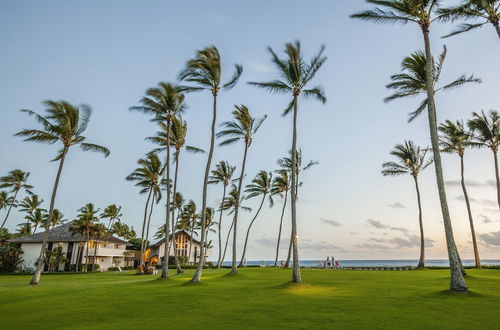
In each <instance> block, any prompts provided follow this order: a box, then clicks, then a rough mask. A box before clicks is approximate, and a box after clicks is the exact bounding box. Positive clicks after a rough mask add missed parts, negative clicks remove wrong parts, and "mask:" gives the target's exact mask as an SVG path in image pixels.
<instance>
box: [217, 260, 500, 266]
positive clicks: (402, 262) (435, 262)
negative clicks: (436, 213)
mask: <svg viewBox="0 0 500 330" xmlns="http://www.w3.org/2000/svg"><path fill="white" fill-rule="evenodd" d="M337 261H338V262H340V265H341V266H343V267H404V266H415V267H416V266H417V264H418V260H416V259H415V260H337ZM279 262H280V261H278V264H279ZM323 262H324V260H319V259H318V260H301V261H300V266H301V267H316V266H318V265H323ZM462 263H463V265H464V266H474V260H473V259H463V260H462ZM481 264H482V265H485V266H486V265H500V260H494V259H484V260H481ZM223 265H224V266H231V261H224V262H223ZM247 265H266V266H273V265H274V260H273V261H271V260H261V261H257V260H249V261H247ZM425 265H426V266H445V267H447V266H449V265H450V264H449V262H448V260H447V259H429V260H426V261H425Z"/></svg>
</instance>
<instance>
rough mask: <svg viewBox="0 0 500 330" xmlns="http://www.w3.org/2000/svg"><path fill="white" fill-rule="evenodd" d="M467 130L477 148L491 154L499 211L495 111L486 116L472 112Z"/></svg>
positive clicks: (499, 121)
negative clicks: (485, 149)
mask: <svg viewBox="0 0 500 330" xmlns="http://www.w3.org/2000/svg"><path fill="white" fill-rule="evenodd" d="M467 125H468V126H469V129H470V130H471V131H472V133H473V137H474V140H475V141H476V142H477V144H476V145H477V146H479V147H483V148H489V149H490V150H491V151H492V152H493V160H494V162H495V177H496V181H497V200H498V208H499V209H500V175H499V173H498V156H497V152H498V146H499V145H500V116H499V115H498V112H496V111H495V110H491V111H490V112H489V113H488V114H486V113H485V112H484V111H481V114H478V113H477V112H474V113H473V114H472V119H471V120H469V121H468V122H467Z"/></svg>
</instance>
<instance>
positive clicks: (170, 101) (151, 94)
mask: <svg viewBox="0 0 500 330" xmlns="http://www.w3.org/2000/svg"><path fill="white" fill-rule="evenodd" d="M140 103H141V105H139V106H135V107H132V108H130V109H131V110H137V111H141V112H144V113H146V114H151V115H153V116H154V117H153V119H152V120H153V121H157V122H160V123H165V124H166V126H167V132H168V131H169V130H170V125H171V123H172V120H173V119H174V117H175V116H176V115H177V114H179V113H181V112H182V111H184V108H185V105H184V94H182V93H181V91H180V89H179V88H178V87H177V86H174V85H172V84H169V83H164V82H161V83H159V84H158V87H155V88H150V89H148V90H147V91H146V96H145V97H143V98H142V99H141V101H140ZM169 136H170V135H169V134H167V136H166V138H167V141H166V150H167V152H166V154H167V155H166V159H165V168H166V170H165V174H164V175H165V183H166V185H167V196H166V220H165V223H166V230H167V234H166V236H165V248H164V255H165V256H166V257H165V258H164V261H163V267H162V272H161V277H162V278H168V277H169V275H168V257H167V250H168V238H169V237H168V235H169V231H170V212H171V210H170V201H171V197H170V193H171V188H170V183H171V180H170V141H169Z"/></svg>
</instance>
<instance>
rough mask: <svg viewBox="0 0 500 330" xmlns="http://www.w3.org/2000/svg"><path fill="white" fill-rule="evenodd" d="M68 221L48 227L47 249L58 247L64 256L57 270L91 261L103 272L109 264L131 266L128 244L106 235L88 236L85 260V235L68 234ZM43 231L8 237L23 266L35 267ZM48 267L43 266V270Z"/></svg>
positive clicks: (70, 223) (111, 265)
mask: <svg viewBox="0 0 500 330" xmlns="http://www.w3.org/2000/svg"><path fill="white" fill-rule="evenodd" d="M71 225H72V222H68V223H65V224H63V225H61V226H58V227H55V228H53V229H50V230H49V235H48V241H47V242H48V244H47V249H49V250H53V249H56V248H57V247H61V248H62V252H63V253H64V254H65V257H66V259H67V261H66V262H63V263H61V264H60V265H59V267H58V269H57V270H59V271H64V270H66V271H68V270H69V268H70V265H72V264H80V265H81V264H85V263H87V264H92V263H93V262H94V256H95V263H96V264H98V265H99V270H100V271H106V270H107V269H108V268H109V267H119V266H121V267H124V266H133V265H134V261H133V256H131V255H130V254H129V253H128V251H126V249H125V248H126V246H127V245H131V244H129V243H127V242H125V241H123V240H121V239H119V238H116V237H113V236H110V237H108V238H107V239H106V238H102V239H95V240H94V239H92V240H90V241H89V248H88V260H86V255H87V251H86V238H85V236H83V235H80V234H72V233H71V232H70V230H69V228H70V227H71ZM44 235H45V233H44V232H41V233H37V234H34V235H30V236H23V237H18V238H15V239H12V240H11V242H12V243H20V244H21V249H22V250H23V256H22V258H23V263H24V265H23V266H24V267H25V268H31V269H34V268H35V264H36V262H37V260H38V257H39V256H40V249H41V247H42V241H43V236H44ZM47 269H48V267H47V266H45V269H44V270H45V271H46V270H47Z"/></svg>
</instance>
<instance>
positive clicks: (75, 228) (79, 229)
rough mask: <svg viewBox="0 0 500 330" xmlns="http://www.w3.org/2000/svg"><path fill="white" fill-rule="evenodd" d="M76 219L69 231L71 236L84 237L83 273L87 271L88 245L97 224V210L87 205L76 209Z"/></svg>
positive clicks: (91, 205)
mask: <svg viewBox="0 0 500 330" xmlns="http://www.w3.org/2000/svg"><path fill="white" fill-rule="evenodd" d="M78 212H79V213H78V215H77V219H76V220H75V221H74V222H73V223H72V224H71V227H70V228H69V231H70V232H71V233H72V234H73V235H76V234H80V235H83V236H84V237H85V268H84V271H85V272H86V271H87V270H88V263H89V243H90V239H91V238H92V236H91V234H92V229H93V227H94V226H95V225H96V224H97V223H98V221H99V218H98V217H97V213H98V212H99V209H96V208H95V206H94V204H92V203H88V204H86V205H85V206H83V207H81V208H79V209H78Z"/></svg>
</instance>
